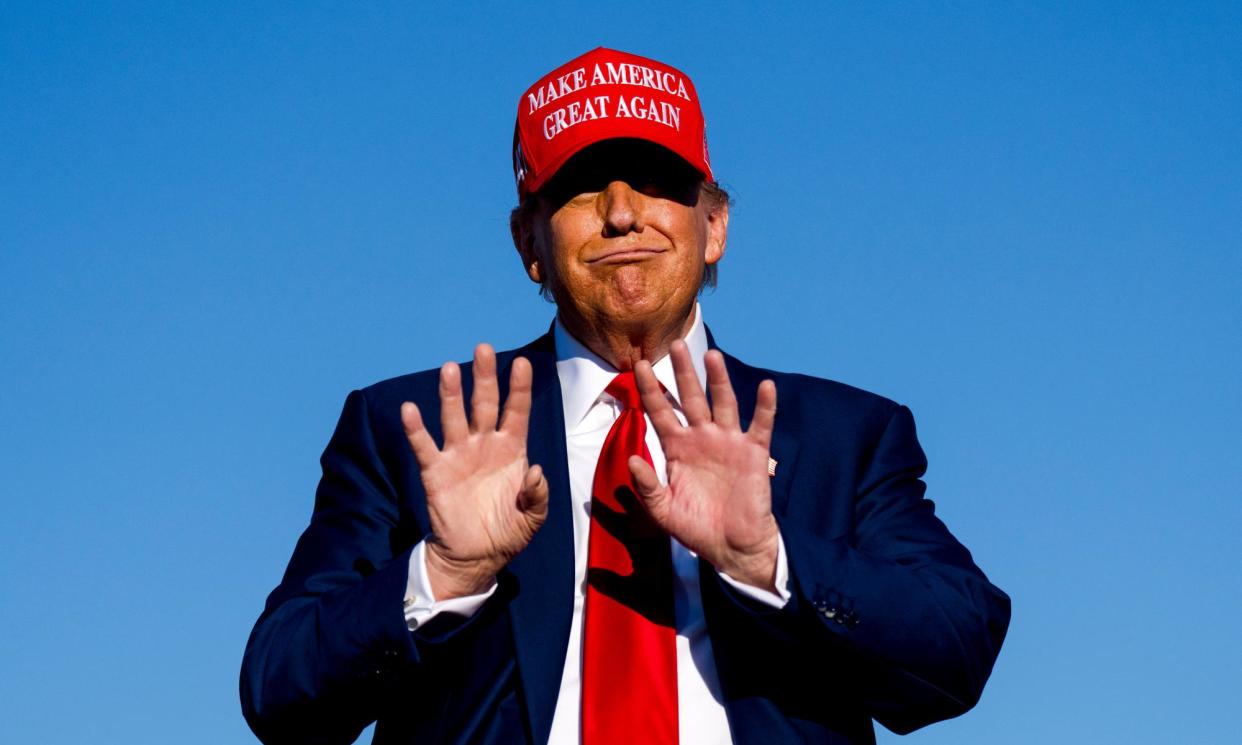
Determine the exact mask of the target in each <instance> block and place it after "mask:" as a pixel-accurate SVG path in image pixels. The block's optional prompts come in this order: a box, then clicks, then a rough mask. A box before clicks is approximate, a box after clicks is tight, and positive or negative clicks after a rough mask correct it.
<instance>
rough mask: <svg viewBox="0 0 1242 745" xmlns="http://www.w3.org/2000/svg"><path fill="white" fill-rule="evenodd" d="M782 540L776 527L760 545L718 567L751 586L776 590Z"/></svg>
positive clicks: (739, 553)
mask: <svg viewBox="0 0 1242 745" xmlns="http://www.w3.org/2000/svg"><path fill="white" fill-rule="evenodd" d="M779 545H780V540H779V538H778V532H777V530H776V529H775V527H774V529H773V530H772V532H771V534H770V535H769V536H768V538H766V539H764V540H763V541H762V542H761V543H760V544H759V546H758V547H756V548H754V549H751V550H749V551H745V552H738V553H736V554H735V555H734V556H733V557H732V561H730V562H729V563H728V565H727V566H719V567H717V569H718V570H719V571H721V572H723V573H725V574H727V575H729V577H731V578H732V579H734V580H736V581H738V582H741V583H743V584H747V585H750V586H751V587H755V588H759V589H762V590H767V591H768V592H776V568H777V563H778V561H779V559H780V548H779Z"/></svg>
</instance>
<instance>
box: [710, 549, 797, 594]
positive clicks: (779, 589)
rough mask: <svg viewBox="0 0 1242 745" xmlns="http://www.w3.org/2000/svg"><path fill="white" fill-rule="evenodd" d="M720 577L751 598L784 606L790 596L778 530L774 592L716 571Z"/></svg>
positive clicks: (787, 573) (787, 572) (783, 551)
mask: <svg viewBox="0 0 1242 745" xmlns="http://www.w3.org/2000/svg"><path fill="white" fill-rule="evenodd" d="M716 573H717V574H719V575H720V578H721V579H723V580H724V581H725V582H728V583H729V585H730V586H731V587H732V588H733V589H735V590H737V591H738V592H740V593H742V594H743V595H745V596H746V597H748V598H750V599H751V600H757V601H759V602H760V603H763V604H764V605H770V606H772V607H773V608H784V607H785V605H786V604H787V603H788V602H789V598H790V597H792V593H790V592H789V562H788V561H787V560H786V559H785V539H784V538H782V537H781V534H780V532H779V531H777V533H776V592H769V591H768V590H762V589H760V588H758V587H754V586H752V585H748V584H746V583H744V582H739V581H737V580H735V579H733V578H732V577H730V576H729V575H727V574H725V573H724V572H719V571H718V572H716Z"/></svg>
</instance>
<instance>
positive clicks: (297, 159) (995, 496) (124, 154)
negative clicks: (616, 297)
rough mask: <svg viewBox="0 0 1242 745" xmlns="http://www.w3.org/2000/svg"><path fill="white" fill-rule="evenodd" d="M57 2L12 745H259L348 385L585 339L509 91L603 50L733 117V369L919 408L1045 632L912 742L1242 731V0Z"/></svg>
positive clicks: (5, 625)
mask: <svg viewBox="0 0 1242 745" xmlns="http://www.w3.org/2000/svg"><path fill="white" fill-rule="evenodd" d="M26 5H27V7H25V8H19V7H14V4H8V5H6V6H5V8H4V9H3V10H0V383H2V388H0V390H3V394H0V464H2V466H0V467H2V472H0V473H2V478H0V490H2V491H0V499H2V500H3V503H2V504H3V518H2V519H0V561H2V568H0V598H3V599H2V600H0V660H3V662H2V665H3V670H4V672H3V673H2V674H0V741H3V742H13V743H18V742H41V743H52V744H54V745H59V744H60V743H79V742H90V743H166V742H177V743H185V744H199V743H201V744H204V745H218V744H219V743H245V742H252V741H253V740H252V738H251V737H250V735H249V731H248V730H247V729H246V726H245V723H244V722H243V720H242V717H241V714H240V711H239V706H238V701H237V691H236V689H237V675H238V668H239V664H240V659H241V654H242V649H243V646H244V644H245V640H246V636H247V634H248V632H249V630H250V627H251V625H252V623H253V622H254V620H255V618H256V616H257V615H258V613H259V611H260V609H261V607H262V604H263V600H264V598H265V596H266V594H267V592H268V591H269V590H270V589H271V588H272V587H273V586H274V585H275V583H276V582H277V581H278V580H279V577H280V574H281V572H282V571H283V569H284V564H285V562H286V560H287V558H288V556H289V553H290V551H291V550H292V547H293V543H294V541H295V539H296V537H297V535H298V534H299V533H300V531H301V529H302V528H303V527H304V526H305V523H306V520H307V518H308V517H309V515H310V508H311V503H312V495H313V491H314V488H315V484H316V482H317V479H318V475H319V471H318V462H317V459H318V456H319V453H320V451H321V450H322V448H323V446H324V445H325V444H326V442H327V438H328V436H329V434H330V433H331V430H332V427H333V425H334V423H335V421H336V418H337V415H338V414H339V412H340V407H341V404H342V402H343V400H344V398H345V394H346V393H347V392H348V391H349V390H350V389H352V388H355V387H359V386H362V385H366V384H369V383H371V382H374V381H376V380H379V379H381V378H386V377H390V376H393V375H397V374H400V373H403V372H408V371H411V370H416V369H423V368H428V367H432V366H435V365H438V364H439V363H440V362H442V361H444V360H446V359H464V358H466V357H467V356H468V355H469V352H470V349H471V347H472V345H473V344H474V343H475V342H477V341H482V340H487V341H491V342H492V343H494V344H496V345H497V346H498V347H508V346H512V345H516V344H520V343H522V342H525V341H526V340H528V339H530V338H532V337H533V336H535V335H536V334H538V333H539V332H541V331H542V330H543V329H544V328H545V327H546V326H547V324H548V322H549V320H550V318H551V316H552V313H553V308H552V306H550V305H548V304H546V303H545V302H543V301H542V300H541V299H540V298H539V297H538V296H537V294H536V292H535V289H534V287H533V286H532V285H530V284H529V283H528V282H527V280H526V279H525V278H524V276H523V275H522V273H521V269H520V266H519V263H518V261H517V258H516V255H515V254H514V252H513V250H512V248H511V245H510V244H509V239H508V234H507V222H506V215H507V210H508V209H509V208H510V207H511V206H512V204H513V202H514V193H513V186H512V182H511V174H510V170H509V147H510V142H511V136H512V127H513V114H514V111H515V106H516V97H517V95H518V94H519V93H520V92H521V90H522V89H523V88H524V87H525V86H526V85H528V84H529V83H530V82H532V81H533V80H534V79H535V78H536V77H537V76H539V75H541V74H542V73H544V72H545V71H547V70H549V69H551V68H552V67H555V66H556V65H559V64H560V63H561V62H564V61H566V60H568V59H569V58H571V57H573V56H575V55H577V54H579V53H581V52H583V51H585V50H587V49H589V48H592V47H594V46H597V45H601V44H602V45H606V46H612V47H616V48H621V49H626V50H629V51H633V52H637V53H640V54H645V55H649V56H654V57H658V58H660V59H662V60H665V61H667V62H669V63H670V64H674V65H676V66H679V67H681V68H683V69H684V70H686V71H687V72H688V73H690V74H691V76H692V77H693V78H694V80H695V81H696V82H697V84H698V88H699V91H700V93H701V94H702V98H703V100H704V104H705V109H706V114H707V117H708V122H709V135H710V138H711V146H712V155H713V160H714V165H715V167H716V171H717V174H718V175H719V176H721V177H722V179H723V181H725V182H726V184H728V185H729V186H731V187H732V188H733V190H734V193H735V196H736V197H737V207H736V209H735V211H734V213H733V220H732V225H731V227H732V231H731V235H730V243H729V251H728V255H727V256H726V258H725V260H724V263H723V265H722V269H721V275H720V277H721V285H720V289H719V291H717V292H716V293H714V294H712V295H709V296H707V297H706V298H705V299H704V312H705V315H706V318H707V320H708V323H709V325H710V326H711V327H712V329H713V331H714V332H715V334H716V335H717V338H718V339H719V340H720V342H721V344H722V345H724V346H725V347H726V348H728V349H729V350H730V351H732V352H733V353H735V354H737V355H738V356H740V357H742V358H743V359H746V360H749V361H751V362H755V363H760V364H763V365H765V366H769V367H775V368H779V369H787V370H796V371H801V372H806V373H812V374H816V375H821V376H826V377H831V378H835V379H838V380H842V381H845V382H848V383H851V384H854V385H857V386H860V387H863V388H867V389H870V390H874V391H877V392H879V393H882V394H884V395H887V396H889V397H891V398H894V399H896V400H898V401H901V402H902V403H905V404H907V405H909V406H910V407H911V408H912V410H913V411H914V413H915V417H916V420H917V422H918V424H919V432H920V437H921V439H922V442H923V445H924V447H925V449H926V450H927V452H928V455H929V458H930V461H931V468H930V471H929V473H928V475H927V481H928V484H929V496H931V497H933V498H934V499H935V500H936V502H937V505H938V511H939V513H940V514H941V515H942V516H943V517H944V519H945V520H946V521H947V522H948V524H949V525H950V527H951V528H952V529H953V530H954V531H955V532H956V534H957V535H958V536H959V537H961V539H962V540H963V541H964V542H965V543H966V544H967V545H968V546H969V547H970V548H971V549H972V550H973V552H974V554H975V557H976V559H977V561H978V562H979V564H980V565H981V566H982V567H983V568H984V569H985V570H986V571H987V572H988V574H989V575H990V576H991V577H992V579H993V580H994V581H995V582H996V583H997V584H999V585H1000V586H1001V587H1003V588H1004V589H1005V590H1007V591H1008V592H1009V593H1010V594H1011V595H1012V597H1013V601H1014V621H1013V626H1012V628H1011V630H1010V634H1009V639H1008V641H1007V642H1006V645H1005V649H1004V651H1003V653H1002V654H1001V657H1000V662H999V664H998V665H997V668H996V671H995V674H994V675H993V678H992V681H991V683H990V684H989V687H988V689H987V691H986V692H985V694H984V697H983V700H982V702H981V703H980V705H979V706H978V708H977V709H976V710H975V711H974V712H972V713H970V714H968V715H967V716H965V717H963V718H961V719H959V720H955V721H951V722H947V723H943V724H939V725H934V726H932V727H931V728H929V729H927V730H923V731H920V732H919V733H916V734H915V735H912V736H911V737H909V738H906V739H907V740H908V741H910V742H918V743H928V744H931V743H944V744H947V743H953V744H954V745H961V744H964V743H965V744H971V743H989V744H990V743H1032V744H1033V743H1040V744H1043V743H1050V742H1073V743H1077V742H1083V743H1170V742H1179V743H1180V742H1186V743H1228V742H1236V741H1237V739H1236V738H1237V737H1238V732H1237V730H1238V723H1237V716H1236V711H1237V701H1238V696H1239V693H1240V692H1242V686H1240V685H1239V682H1238V674H1239V671H1242V633H1239V630H1238V629H1239V621H1238V618H1239V617H1240V616H1242V582H1240V580H1239V578H1238V577H1239V570H1238V565H1239V563H1240V559H1242V556H1240V555H1239V554H1240V553H1242V552H1240V551H1239V546H1240V545H1242V541H1240V540H1239V537H1238V531H1239V529H1242V489H1240V487H1239V477H1238V465H1239V457H1238V452H1239V450H1240V448H1242V436H1240V434H1239V433H1240V431H1242V429H1240V422H1242V396H1240V394H1239V382H1238V381H1239V379H1240V378H1242V364H1240V363H1242V359H1240V357H1242V352H1240V350H1242V343H1240V340H1242V328H1240V327H1242V301H1240V300H1239V295H1240V293H1242V282H1240V280H1239V277H1240V276H1242V126H1240V124H1239V123H1240V122H1242V42H1240V41H1239V40H1240V39H1242V10H1240V8H1239V6H1238V5H1237V4H1236V3H1233V4H1228V3H1220V4H1216V3H1161V4H1154V3H1152V4H1148V3H1132V2H1119V3H1112V4H1099V3H1084V2H1076V3H1056V4H1046V5H1034V4H1030V3H1013V4H1010V3H976V4H965V3H937V4H934V5H933V4H926V5H922V4H920V5H908V4H885V5H884V6H883V7H882V8H877V7H873V5H874V4H871V3H859V4H839V5H836V6H835V7H833V8H831V9H817V10H812V9H810V8H803V9H793V8H787V9H785V10H781V11H758V10H754V9H750V8H747V7H744V6H741V5H735V4H733V3H730V2H721V1H717V2H710V3H704V4H702V5H699V6H697V7H695V8H692V9H686V10H672V9H669V8H668V7H666V6H665V5H664V4H652V5H642V4H639V3H602V4H595V5H594V6H593V7H592V9H590V10H581V9H571V8H569V7H567V6H555V7H551V8H548V9H539V8H536V7H526V4H521V7H522V9H521V10H513V9H511V6H513V5H514V4H503V5H502V4H497V5H495V6H486V5H484V6H479V7H476V8H473V9H463V10H454V11H451V12H448V11H431V10H426V9H422V8H419V7H416V6H415V5H414V4H404V3H392V4H388V3H368V4H365V5H363V4H353V3H332V4H326V3H325V4H320V3H299V4H274V3H258V4H256V3H226V2H212V3H201V4H198V5H197V6H193V5H190V6H187V7H180V6H181V5H182V4H177V5H178V6H179V7H178V8H177V9H175V10H174V9H172V7H171V4H166V3H151V4H149V5H136V4H129V3H107V4H102V3H81V4H77V3H43V2H39V3H28V4H26ZM104 6H106V7H104ZM897 739H898V738H896V737H893V736H892V735H888V734H887V733H882V734H881V740H882V742H886V743H892V742H895V741H896V740H897Z"/></svg>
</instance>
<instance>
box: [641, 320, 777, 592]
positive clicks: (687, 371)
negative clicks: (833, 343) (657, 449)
mask: <svg viewBox="0 0 1242 745" xmlns="http://www.w3.org/2000/svg"><path fill="white" fill-rule="evenodd" d="M669 354H670V356H671V357H672V360H673V373H674V375H675V376H676V378H677V391H678V394H679V398H680V400H681V408H682V411H683V412H684V413H685V416H686V422H687V424H686V426H683V425H682V424H681V422H680V421H679V420H678V419H677V415H676V414H675V413H674V411H673V406H672V404H670V403H669V401H668V399H667V398H666V397H665V395H664V392H663V390H662V389H661V388H660V383H659V381H657V380H656V377H655V373H653V372H652V370H651V364H650V363H648V362H646V361H640V362H638V363H637V364H636V365H635V366H634V376H635V378H636V380H637V382H638V390H639V393H640V394H642V400H643V407H644V408H645V409H646V410H647V414H648V415H649V416H650V417H651V423H652V425H653V426H654V427H655V430H656V434H657V435H659V437H660V445H661V447H663V449H664V457H665V460H666V461H667V463H668V485H667V486H661V484H660V480H659V478H657V476H656V472H655V469H653V468H652V467H651V466H650V465H649V464H648V463H647V462H646V461H645V460H643V459H642V458H641V457H638V456H632V457H631V458H630V459H629V467H630V473H631V475H632V476H633V477H634V483H635V486H636V487H637V491H638V496H639V498H640V499H642V501H643V503H644V504H645V505H646V507H647V510H648V511H649V512H650V513H651V516H652V518H653V519H654V520H655V522H656V523H657V524H658V525H659V526H660V527H661V528H663V529H664V530H665V532H667V533H668V534H669V535H671V536H673V537H674V538H676V539H677V540H678V541H680V542H681V544H682V545H683V546H685V547H686V548H688V549H690V550H691V551H694V552H695V553H697V554H698V555H699V556H701V557H703V558H704V559H707V560H708V561H709V562H711V564H712V566H714V567H716V569H718V570H719V571H722V572H725V573H726V574H728V575H729V576H730V577H732V578H733V579H736V580H738V581H740V582H745V583H746V584H749V585H751V586H754V587H761V588H764V589H768V590H775V582H776V559H777V545H778V538H777V536H778V531H777V525H776V518H775V517H773V516H772V488H771V485H770V484H769V483H768V482H769V477H768V449H769V447H770V445H771V440H772V424H773V422H774V421H775V418H776V384H775V383H773V382H772V381H771V380H765V381H763V382H762V383H760V384H759V393H758V397H757V399H756V402H755V414H754V417H753V418H752V419H751V423H750V428H749V429H748V430H746V431H745V432H743V431H742V430H741V426H740V425H739V420H738V411H737V398H736V397H735V396H734V395H733V386H732V384H730V382H729V373H728V371H727V370H726V369H725V364H724V356H723V355H722V354H721V353H720V352H719V351H717V350H710V351H708V353H707V355H706V357H705V358H704V363H705V365H706V367H707V385H708V389H709V390H710V391H711V394H712V404H711V406H710V407H709V406H708V403H707V397H706V396H704V395H703V390H702V388H701V387H700V386H699V382H698V377H697V376H696V375H695V373H694V366H693V365H692V364H691V361H690V351H689V350H688V349H687V347H686V344H685V342H682V341H680V340H678V341H675V342H673V345H672V348H671V349H670V351H669Z"/></svg>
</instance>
